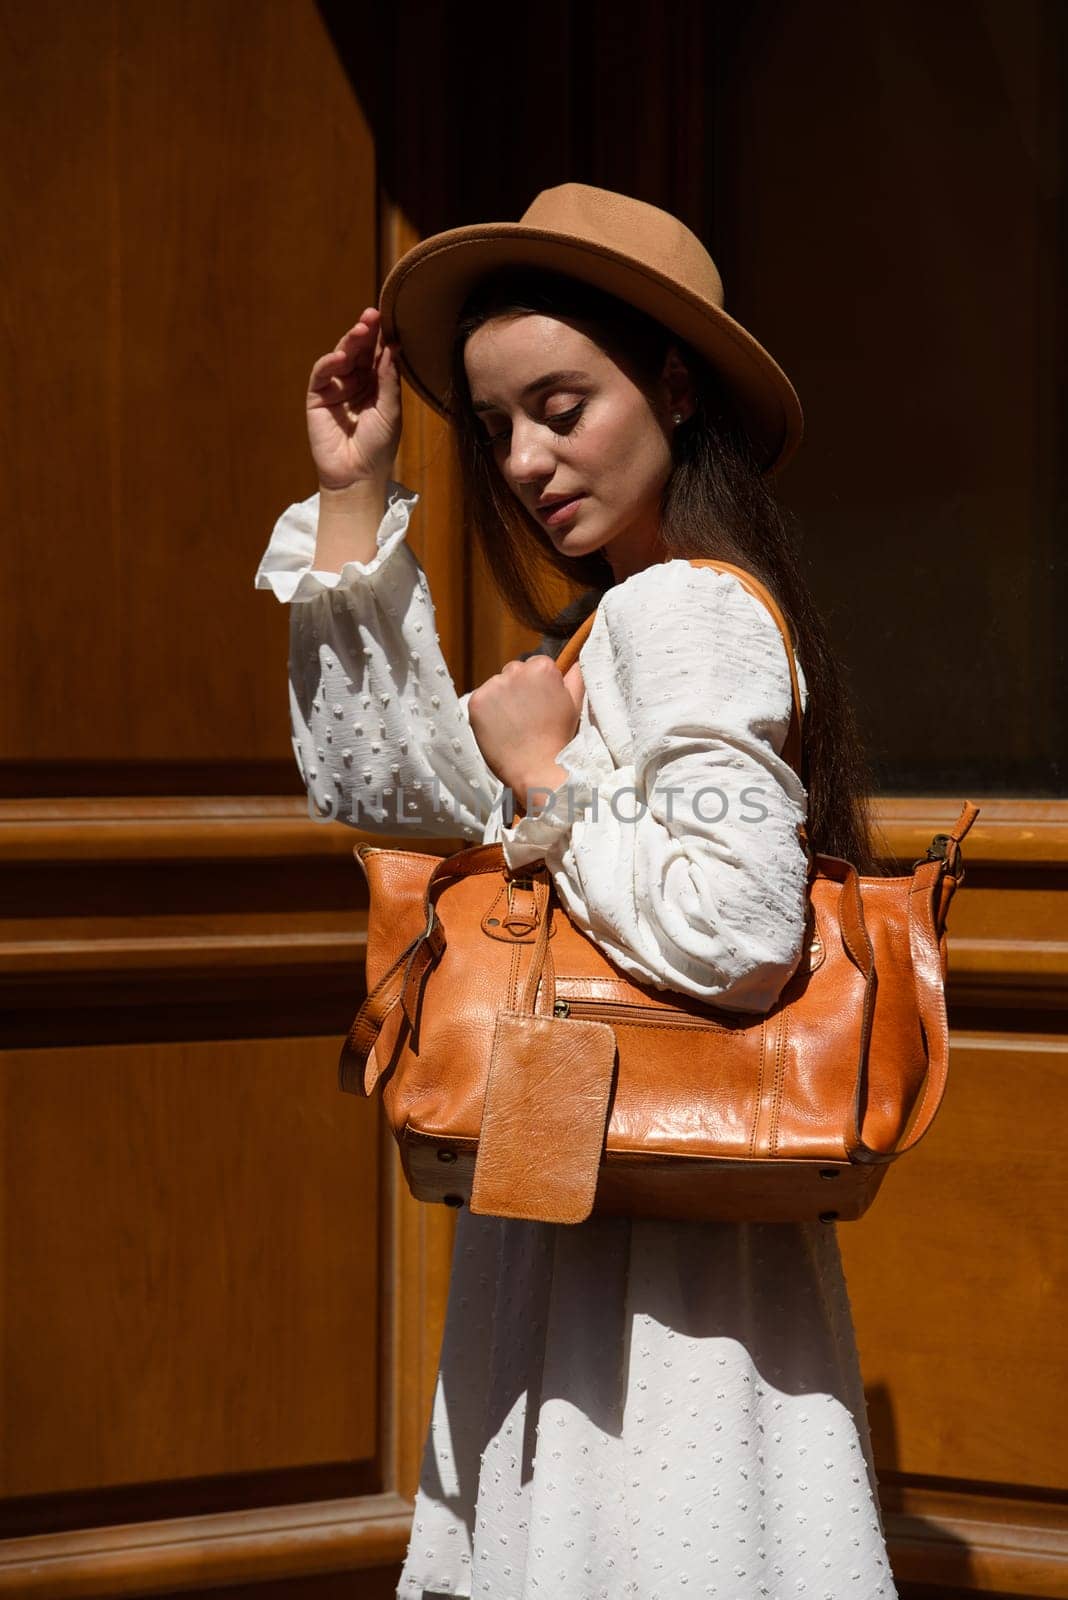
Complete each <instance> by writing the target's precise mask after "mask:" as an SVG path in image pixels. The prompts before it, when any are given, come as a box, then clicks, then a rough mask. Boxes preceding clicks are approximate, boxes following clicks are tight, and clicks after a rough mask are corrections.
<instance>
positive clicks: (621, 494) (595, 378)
mask: <svg viewBox="0 0 1068 1600" xmlns="http://www.w3.org/2000/svg"><path fill="white" fill-rule="evenodd" d="M464 364H465V368H466V372H467V379H468V384H469V386H470V390H471V398H472V402H473V404H474V409H475V411H476V412H477V413H478V419H479V420H478V426H479V427H480V429H481V430H482V432H483V433H484V435H485V437H486V444H485V448H486V450H487V452H488V454H489V455H490V457H491V459H492V460H493V461H494V462H495V463H496V465H497V467H498V469H499V471H500V473H501V476H502V477H503V478H504V481H505V482H506V483H507V485H508V487H509V489H510V490H511V491H512V493H513V494H514V495H515V497H516V499H517V500H518V501H520V503H521V504H522V505H523V506H524V507H525V508H526V510H527V511H528V512H529V513H530V515H531V516H532V517H533V518H534V520H535V521H536V522H537V523H538V525H539V527H541V528H543V529H544V530H545V533H546V535H547V537H548V538H549V539H550V540H551V542H552V543H553V545H555V547H556V548H557V550H559V551H560V552H561V554H563V555H567V556H585V555H589V554H590V553H591V552H592V551H594V550H600V549H602V548H603V550H604V553H605V555H606V556H607V558H608V560H609V561H610V563H611V565H612V569H613V572H614V575H615V578H616V581H617V582H619V581H620V580H621V579H622V578H625V577H627V576H629V575H630V574H631V573H633V572H640V571H641V570H642V568H643V567H647V566H649V565H650V563H652V562H654V561H660V560H662V559H663V557H664V553H665V552H664V550H663V547H662V546H661V544H660V537H659V533H660V497H661V494H662V491H663V489H664V485H665V484H666V483H667V480H668V477H669V476H670V474H671V469H672V455H671V435H672V432H673V429H674V423H673V421H672V416H673V413H674V412H675V411H681V412H682V413H683V415H684V416H685V415H688V414H689V412H690V411H691V410H692V403H691V401H690V399H689V384H688V379H687V375H686V369H685V367H684V366H683V365H682V363H681V361H680V359H679V357H678V353H677V352H676V351H674V349H673V350H672V351H671V352H670V353H669V356H668V359H667V361H666V363H665V368H664V374H663V375H662V377H661V379H660V381H659V382H658V383H657V384H655V385H654V386H653V390H652V392H651V393H647V392H645V390H643V389H642V387H640V385H639V382H638V379H637V376H636V375H635V374H634V373H633V372H632V371H631V370H627V369H625V368H624V367H623V366H621V365H620V364H619V362H618V361H617V360H614V359H613V358H612V357H611V356H609V355H607V354H606V352H605V351H604V350H603V349H602V348H601V347H600V345H598V344H596V343H595V342H594V340H593V339H592V338H590V337H588V336H587V334H586V333H584V332H583V331H582V328H581V325H580V324H578V323H571V322H562V321H559V320H558V319H557V318H555V317H550V316H543V315H540V314H538V315H535V314H534V313H525V314H522V315H514V316H499V317H494V318H492V319H491V320H490V321H488V322H485V323H483V324H482V326H481V327H480V328H477V329H476V330H475V332H474V333H473V334H471V336H470V337H469V339H468V341H467V345H466V347H465V351H464ZM565 500H566V501H568V502H569V503H568V504H566V505H564V506H562V507H560V502H561V501H565ZM554 504H555V505H556V506H557V507H560V508H559V509H558V510H557V512H556V514H555V515H553V505H554ZM550 519H551V520H550Z"/></svg>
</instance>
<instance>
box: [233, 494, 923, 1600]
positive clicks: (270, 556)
mask: <svg viewBox="0 0 1068 1600" xmlns="http://www.w3.org/2000/svg"><path fill="white" fill-rule="evenodd" d="M417 498H418V497H417V496H416V495H413V494H411V493H410V492H409V491H407V490H405V489H404V488H403V487H402V486H401V485H399V484H395V483H394V484H391V485H390V491H389V496H388V505H387V509H386V513H385V516H384V517H383V520H382V523H381V526H380V527H379V530H378V551H377V554H376V556H375V557H374V558H373V559H372V560H371V561H370V562H369V563H366V564H363V563H360V562H355V561H353V562H348V563H346V565H345V566H344V568H343V569H342V571H341V572H340V573H331V572H323V571H316V570H314V569H313V568H312V566H311V562H312V560H313V556H314V549H315V537H316V522H317V515H318V505H317V497H315V496H312V497H311V499H309V500H306V501H304V502H303V503H301V504H297V505H293V506H290V507H289V509H288V510H287V511H286V512H285V513H284V514H283V515H282V517H281V518H280V519H279V521H278V523H277V524H276V526H275V529H274V532H273V534H272V536H271V540H270V543H269V545H268V547H267V550H266V552H265V554H264V556H263V559H262V561H261V562H260V566H259V569H258V571H257V573H256V586H257V588H269V589H271V590H272V591H273V592H274V594H275V595H276V596H277V598H278V599H279V600H280V601H283V602H285V603H288V604H290V605H291V606H292V611H291V638H290V660H289V692H290V713H291V726H292V735H293V748H294V753H295V755H296V758H297V763H298V766H299V768H300V772H301V775H302V779H303V781H304V783H305V786H306V788H307V791H308V795H309V808H310V810H311V814H312V815H314V816H316V817H317V818H320V819H323V820H330V819H331V818H336V819H338V820H341V821H343V822H347V823H350V824H352V825H354V826H357V827H360V828H361V829H363V830H365V831H369V832H372V833H373V832H375V831H376V830H377V831H379V832H382V833H386V834H392V835H394V836H396V835H398V834H403V831H404V828H405V826H411V828H412V830H413V832H414V833H417V834H419V835H420V836H426V835H435V836H442V837H450V838H457V837H463V838H467V839H469V840H471V841H479V840H499V841H500V842H501V843H502V846H503V849H504V853H505V856H506V858H507V859H508V860H509V862H510V863H511V864H512V865H513V866H514V865H520V864H524V863H526V862H528V861H531V860H534V859H536V858H542V857H544V859H545V861H546V864H547V865H548V866H549V868H550V870H551V872H552V876H553V880H554V883H555V886H556V888H557V891H558V894H559V896H560V899H561V901H562V903H563V904H564V905H565V906H566V908H567V910H568V912H569V913H570V915H571V916H572V918H573V919H574V920H575V921H576V923H577V924H578V925H579V926H580V927H582V928H583V929H585V930H586V931H587V932H588V933H589V934H590V936H591V937H593V938H594V939H595V940H596V942H597V944H598V945H599V946H600V947H601V948H602V949H603V950H605V951H606V953H607V954H608V955H609V956H610V957H611V958H612V959H613V960H614V961H615V962H616V963H617V965H619V966H620V967H621V968H622V969H623V970H624V971H626V972H628V973H630V974H633V975H634V976H635V977H637V978H639V979H641V980H642V981H643V982H647V983H654V984H657V985H659V986H661V987H664V988H668V989H676V990H680V991H683V992H686V993H690V994H694V995H698V996H700V997H702V998H705V999H711V1000H714V1001H715V1002H716V1004H717V1005H721V1006H726V1007H732V1008H735V1009H740V1010H751V1011H756V1010H764V1009H766V1008H767V1007H768V1006H770V1005H771V1004H772V1003H773V1001H774V1000H775V998H776V997H777V996H778V994H779V992H780V991H781V989H782V987H783V986H784V984H785V983H786V981H787V979H788V978H789V977H790V975H791V974H792V972H793V971H794V969H795V967H796V965H797V962H798V960H799V959H800V950H801V938H802V929H803V918H804V884H805V860H804V856H803V854H802V851H801V848H800V845H799V843H798V840H797V835H796V825H797V822H798V821H799V820H800V819H802V818H803V817H804V815H805V810H806V802H807V797H806V795H805V791H804V789H803V787H802V786H801V783H800V781H799V779H798V778H797V776H796V775H795V774H794V773H793V772H792V770H791V769H790V768H789V767H788V766H787V765H786V764H785V763H784V762H783V761H782V759H781V754H780V752H781V749H782V745H783V742H784V740H785V736H786V729H787V722H788V717H789V709H790V683H789V673H788V669H787V661H786V652H785V649H784V647H783V644H782V640H781V636H780V635H779V633H778V630H777V628H776V627H775V624H774V622H773V621H772V619H771V617H770V615H769V613H768V612H767V610H766V609H765V608H764V607H763V606H762V605H761V604H760V603H759V602H758V601H757V600H755V599H754V598H753V597H752V596H751V595H749V594H748V593H747V592H746V591H745V590H744V589H743V588H742V586H741V584H740V583H738V581H737V580H736V579H735V578H733V577H732V576H731V575H730V574H724V573H717V572H714V571H712V570H710V569H708V568H695V567H692V566H691V565H690V564H689V563H688V562H685V561H680V560H673V561H668V562H664V563H662V564H660V565H657V566H653V567H649V568H646V569H645V570H644V571H642V572H639V573H636V574H634V575H633V576H632V577H630V578H627V579H626V580H625V581H623V582H622V583H619V584H617V585H615V586H614V587H613V588H612V589H610V590H609V591H608V593H607V594H606V595H605V597H604V599H603V600H602V601H601V604H600V606H599V607H598V613H597V617H596V619H595V621H594V624H593V626H592V628H591V630H590V633H589V636H588V637H587V639H586V641H585V643H584V645H583V648H582V651H581V654H580V657H579V660H580V665H581V667H582V672H583V678H584V681H585V687H586V696H585V701H584V703H583V707H582V712H581V717H580V722H579V727H578V730H577V732H576V734H575V736H574V738H573V739H572V740H571V742H570V743H569V744H567V745H565V746H564V748H563V749H562V750H561V751H560V753H559V756H558V757H557V759H558V761H559V763H560V765H561V766H562V767H563V768H565V770H566V771H567V772H568V775H569V783H568V787H567V790H566V792H565V791H564V790H561V791H558V792H557V794H556V795H555V796H553V797H552V799H551V802H550V803H548V804H547V805H545V806H544V808H543V809H542V810H541V811H540V813H539V812H538V811H537V810H536V809H533V810H531V812H530V813H529V814H528V815H526V816H524V817H522V818H521V819H520V820H519V821H517V822H516V823H515V824H514V826H512V827H510V828H509V827H503V826H502V819H501V799H502V792H503V791H502V786H501V784H500V782H499V780H498V779H497V778H496V776H495V775H494V774H493V773H492V772H491V771H490V769H489V768H488V767H487V766H486V763H485V761H484V759H483V757H482V754H481V752H480V750H479V747H478V745H477V743H476V741H475V738H474V735H473V733H472V731H471V727H470V723H469V721H468V718H467V699H468V694H464V695H461V696H458V695H457V692H456V688H455V685H454V684H453V682H452V680H451V678H450V676H449V672H448V668H447V666H446V665H445V662H444V660H443V658H442V655H441V651H440V646H439V644H438V639H437V634H436V632H435V627H434V620H435V619H434V609H433V603H432V601H431V597H430V593H429V589H428V587H427V581H426V576H425V574H424V572H423V570H422V568H421V566H420V564H419V562H418V560H417V558H416V557H415V555H414V552H413V551H412V549H411V547H410V545H409V544H408V543H407V540H406V534H407V529H408V519H409V515H410V511H411V508H412V506H413V505H414V503H415V501H416V500H417ZM799 679H800V684H801V688H802V701H803V703H804V701H805V700H806V699H807V692H806V690H805V687H804V676H803V674H802V673H800V671H799ZM877 1496H878V1485H877V1479H876V1474H875V1467H874V1462H873V1458H872V1453H871V1443H870V1437H869V1432H868V1420H867V1411H866V1405H865V1398H864V1391H863V1387H862V1383H861V1377H860V1371H859V1362H858V1357H857V1348H856V1341H855V1336H854V1331H853V1324H852V1318H851V1314H850V1307H849V1299H848V1294H847V1290H846V1284H845V1278H844V1275H843V1270H842V1263H841V1257H840V1254H839V1248H838V1239H837V1233H836V1228H835V1225H834V1224H833V1223H832V1224H825V1223H819V1222H813V1223H682V1222H663V1221H651V1220H644V1219H630V1218H613V1217H608V1218H601V1217H594V1218H591V1219H590V1220H589V1221H588V1222H585V1223H582V1224H580V1225H579V1226H577V1227H567V1226H557V1225H552V1224H542V1223H527V1222H511V1221H504V1220H502V1219H499V1218H493V1217H480V1216H473V1215H471V1214H470V1213H468V1212H461V1213H460V1215H459V1217H458V1219H457V1234H456V1248H455V1255H454V1259H453V1268H452V1278H451V1283H450V1293H449V1305H448V1313H447V1318H446V1327H445V1337H444V1341H443V1346H442V1353H441V1364H440V1370H439V1374H438V1382H437V1388H436V1393H435V1398H434V1408H433V1417H432V1421H431V1426H430V1430H429V1433H428V1437H427V1445H426V1453H425V1457H424V1463H423V1471H422V1477H421V1484H420V1488H419V1492H418V1495H417V1499H416V1505H415V1517H414V1525H413V1531H412V1539H411V1544H410V1547H409V1550H408V1556H407V1560H406V1562H405V1566H404V1572H403V1575H402V1578H401V1582H400V1586H399V1588H398V1591H397V1593H398V1596H400V1597H402V1600H431V1597H434V1600H436V1597H438V1596H441V1595H448V1596H456V1595H464V1596H471V1597H482V1596H489V1597H490V1600H550V1597H551V1600H618V1597H621V1596H630V1597H633V1600H685V1597H687V1596H691V1595H692V1596H702V1597H705V1596H714V1597H718V1600H756V1597H763V1596H768V1597H778V1600H797V1597H798V1596H806V1597H807V1600H874V1597H876V1596H884V1597H888V1600H889V1597H894V1596H895V1595H896V1589H895V1587H894V1583H893V1579H892V1576H891V1572H890V1566H889V1561H888V1559H887V1552H886V1546H885V1543H884V1532H883V1526H882V1521H881V1516H880V1511H879V1505H878V1498H877Z"/></svg>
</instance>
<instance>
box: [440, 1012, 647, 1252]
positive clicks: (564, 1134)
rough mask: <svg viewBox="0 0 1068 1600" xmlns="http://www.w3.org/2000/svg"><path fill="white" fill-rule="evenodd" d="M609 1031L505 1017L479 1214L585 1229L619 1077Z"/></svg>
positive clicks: (476, 1187) (476, 1189)
mask: <svg viewBox="0 0 1068 1600" xmlns="http://www.w3.org/2000/svg"><path fill="white" fill-rule="evenodd" d="M615 1059H616V1036H615V1034H614V1032H613V1031H612V1029H611V1027H610V1026H609V1025H608V1023H607V1022H593V1021H592V1020H588V1019H586V1018H580V1017H547V1016H534V1015H531V1013H530V1012H527V1011H502V1012H501V1013H500V1014H499V1015H498V1018H497V1026H496V1029H495V1031H494V1035H493V1053H492V1057H491V1060H490V1068H489V1078H488V1082H487V1085H486V1100H485V1105H484V1108H483V1112H482V1131H481V1134H480V1136H479V1141H478V1156H477V1158H476V1160H475V1176H474V1183H473V1185H472V1188H471V1210H472V1211H475V1212H479V1213H481V1214H482V1215H484V1216H494V1217H513V1218H517V1219H521V1220H523V1221H527V1222H585V1220H586V1218H587V1217H588V1216H589V1215H590V1212H591V1211H592V1210H593V1198H594V1193H595V1191H596V1189H597V1175H598V1169H599V1166H600V1162H601V1156H602V1154H603V1151H604V1142H605V1132H606V1125H607V1120H608V1104H609V1099H610V1097H611V1093H612V1078H613V1074H614V1071H615Z"/></svg>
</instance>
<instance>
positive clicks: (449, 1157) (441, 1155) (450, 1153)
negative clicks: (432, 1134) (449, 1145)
mask: <svg viewBox="0 0 1068 1600" xmlns="http://www.w3.org/2000/svg"><path fill="white" fill-rule="evenodd" d="M438 1160H439V1161H444V1162H445V1164H446V1165H451V1163H452V1162H453V1161H455V1160H456V1151H455V1150H439V1151H438Z"/></svg>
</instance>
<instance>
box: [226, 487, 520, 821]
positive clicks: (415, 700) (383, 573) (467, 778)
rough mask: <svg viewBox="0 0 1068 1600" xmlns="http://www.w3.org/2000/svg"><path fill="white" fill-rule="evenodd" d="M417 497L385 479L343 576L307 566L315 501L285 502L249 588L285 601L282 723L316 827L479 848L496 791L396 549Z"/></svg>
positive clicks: (407, 559) (421, 575) (422, 586)
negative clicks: (361, 549)
mask: <svg viewBox="0 0 1068 1600" xmlns="http://www.w3.org/2000/svg"><path fill="white" fill-rule="evenodd" d="M418 498H419V496H418V495H417V494H415V493H413V492H412V491H410V490H408V489H405V488H404V487H403V486H402V485H401V484H399V483H394V482H391V483H390V484H389V486H388V490H387V496H386V506H385V512H384V515H383V518H382V521H381V523H380V525H379V528H378V531H377V535H376V542H377V551H376V553H375V555H374V557H373V558H372V559H371V560H370V561H369V562H360V561H348V562H346V563H345V565H344V566H343V567H342V569H341V571H340V572H327V571H323V570H320V569H317V568H315V567H313V565H312V563H313V560H314V556H315V542H316V532H317V528H318V518H319V497H318V495H317V494H315V495H312V496H311V497H310V498H309V499H307V500H304V501H302V502H300V503H298V504H295V505H291V506H290V507H289V508H288V509H287V510H286V511H285V512H283V514H282V516H281V517H280V518H279V519H278V521H277V523H276V524H275V527H274V531H273V533H272V534H271V538H270V541H269V543H268V546H267V549H266V551H265V552H264V555H263V558H262V560H261V561H260V564H259V568H258V569H257V572H256V588H257V589H270V590H271V591H272V592H273V594H274V595H275V597H276V598H277V599H278V600H279V601H281V602H282V603H283V604H287V605H288V606H289V607H290V616H289V711H290V728H291V736H292V744H293V752H294V755H295V757H296V761H297V767H298V770H299V772H300V775H301V780H302V781H303V783H304V785H305V788H306V789H307V791H308V800H309V811H310V813H311V814H312V815H313V816H314V817H315V818H316V820H322V821H328V820H331V819H336V820H337V821H339V822H344V823H347V824H349V825H350V826H351V827H356V828H361V829H363V830H364V831H366V832H369V833H372V834H373V833H380V834H392V835H397V834H399V833H402V832H403V831H404V830H406V829H410V830H411V831H412V833H413V834H416V835H421V836H425V835H428V836H438V837H449V838H466V839H473V840H481V839H482V837H483V832H484V829H485V823H486V818H487V816H488V815H489V814H490V813H491V811H492V809H493V807H494V804H495V803H496V802H499V798H500V794H501V790H502V785H501V783H500V780H499V779H498V778H497V776H496V774H495V773H493V772H492V770H491V769H490V768H489V767H488V766H487V764H486V762H485V759H484V758H483V755H482V752H481V750H480V749H479V747H478V744H477V742H476V740H475V736H474V734H473V732H472V730H471V725H470V722H469V721H468V716H467V701H468V699H469V694H465V695H462V696H458V695H457V692H456V686H455V684H454V683H453V681H452V677H451V675H450V673H449V669H448V666H447V665H446V662H445V659H444V657H443V655H442V652H441V647H440V644H439V641H438V635H437V632H436V630H435V626H434V624H435V615H434V605H433V601H432V600H431V597H430V588H429V585H428V583H427V578H426V574H425V572H424V571H423V568H422V566H421V565H420V562H419V560H418V558H417V557H416V555H415V552H414V551H413V550H412V548H411V546H410V545H409V544H408V542H407V537H406V535H407V532H408V524H409V518H410V515H411V511H412V508H413V507H414V505H415V504H416V502H417V500H418Z"/></svg>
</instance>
